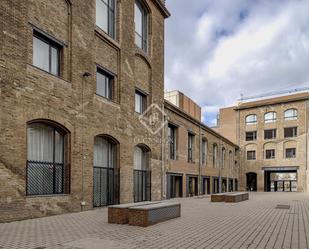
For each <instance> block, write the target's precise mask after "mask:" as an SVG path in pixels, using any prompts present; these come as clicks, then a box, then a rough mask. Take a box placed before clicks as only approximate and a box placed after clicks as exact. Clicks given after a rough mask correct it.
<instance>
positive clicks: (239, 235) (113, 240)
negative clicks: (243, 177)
mask: <svg viewBox="0 0 309 249" xmlns="http://www.w3.org/2000/svg"><path fill="white" fill-rule="evenodd" d="M173 201H174V200H173ZM177 201H180V202H181V204H182V216H181V218H177V219H174V220H170V221H166V222H163V223H160V224H157V225H154V226H151V227H148V228H140V227H132V226H128V225H110V224H108V223H107V209H106V208H103V209H97V210H94V211H87V212H83V213H74V214H65V215H59V216H53V217H47V218H41V219H33V220H26V221H20V222H13V223H7V224H0V248H18V249H21V248H37V249H43V248H66V249H69V248H86V249H97V248H108V249H110V248H111V249H113V248H293V249H294V248H309V194H303V193H251V194H250V200H249V201H246V202H242V203H237V204H225V203H210V201H209V197H196V198H184V199H179V200H177ZM277 205H290V209H284V208H286V206H283V209H282V208H276V207H277Z"/></svg>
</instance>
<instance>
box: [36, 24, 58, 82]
mask: <svg viewBox="0 0 309 249" xmlns="http://www.w3.org/2000/svg"><path fill="white" fill-rule="evenodd" d="M32 37H33V38H36V39H38V40H40V41H41V42H43V43H45V44H47V45H48V47H49V49H48V64H49V65H48V71H46V70H45V69H44V68H41V67H39V66H36V65H34V59H33V54H34V52H33V51H34V49H35V48H34V43H33V40H32V65H33V66H34V67H36V68H39V69H40V70H43V71H44V72H47V73H49V74H52V75H54V76H56V77H60V76H61V57H62V53H63V52H62V50H63V45H62V44H60V43H57V42H56V41H55V39H51V38H49V37H47V36H46V35H44V34H43V33H41V32H39V31H38V30H37V29H33V34H32ZM52 48H54V49H56V50H57V52H58V54H57V55H58V56H57V64H58V65H57V74H54V73H52V70H51V67H52Z"/></svg>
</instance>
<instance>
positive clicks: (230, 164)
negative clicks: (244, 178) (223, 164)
mask: <svg viewBox="0 0 309 249" xmlns="http://www.w3.org/2000/svg"><path fill="white" fill-rule="evenodd" d="M233 161H234V160H233V152H232V151H231V150H230V152H229V168H230V170H232V169H233Z"/></svg>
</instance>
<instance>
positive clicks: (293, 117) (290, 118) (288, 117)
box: [284, 108, 298, 121]
mask: <svg viewBox="0 0 309 249" xmlns="http://www.w3.org/2000/svg"><path fill="white" fill-rule="evenodd" d="M288 111H293V116H286V113H287V112H288ZM297 119H298V110H297V109H296V108H290V109H287V110H285V111H284V120H286V121H288V120H297Z"/></svg>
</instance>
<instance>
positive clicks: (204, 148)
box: [202, 138, 208, 165]
mask: <svg viewBox="0 0 309 249" xmlns="http://www.w3.org/2000/svg"><path fill="white" fill-rule="evenodd" d="M207 151H208V141H207V139H205V138H203V139H202V164H203V165H206V164H207V154H208V153H207Z"/></svg>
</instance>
